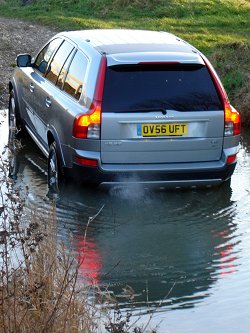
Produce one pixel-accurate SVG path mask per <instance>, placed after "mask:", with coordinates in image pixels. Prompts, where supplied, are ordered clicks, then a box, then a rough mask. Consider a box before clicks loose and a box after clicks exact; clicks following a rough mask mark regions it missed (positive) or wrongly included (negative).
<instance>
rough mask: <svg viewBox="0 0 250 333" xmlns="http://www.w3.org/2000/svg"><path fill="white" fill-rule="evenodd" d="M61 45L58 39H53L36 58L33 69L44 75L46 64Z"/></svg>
mask: <svg viewBox="0 0 250 333" xmlns="http://www.w3.org/2000/svg"><path fill="white" fill-rule="evenodd" d="M61 43H62V40H61V39H60V38H56V39H53V40H52V41H51V42H50V43H49V44H47V45H46V46H45V47H44V48H43V49H42V51H41V52H40V53H39V54H38V56H37V57H36V61H35V63H34V67H35V68H36V69H38V70H39V72H41V73H42V74H45V73H46V69H47V66H48V62H49V60H50V58H51V56H52V55H53V53H54V52H55V50H56V49H57V48H58V47H59V45H60V44H61Z"/></svg>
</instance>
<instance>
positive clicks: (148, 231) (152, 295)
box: [0, 113, 250, 333]
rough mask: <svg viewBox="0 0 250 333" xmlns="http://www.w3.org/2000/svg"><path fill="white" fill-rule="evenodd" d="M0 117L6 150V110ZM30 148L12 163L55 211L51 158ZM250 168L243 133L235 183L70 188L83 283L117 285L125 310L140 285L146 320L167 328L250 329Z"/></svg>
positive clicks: (36, 206) (179, 331) (68, 223)
mask: <svg viewBox="0 0 250 333" xmlns="http://www.w3.org/2000/svg"><path fill="white" fill-rule="evenodd" d="M0 120H1V121H0V122H2V124H1V125H0V131H1V140H0V141H1V146H0V149H1V150H3V149H4V145H5V143H7V136H8V127H7V123H6V117H4V116H3V113H2V118H1V119H0ZM22 144H23V148H22V149H21V150H20V151H19V152H18V154H16V155H15V156H14V158H13V159H12V165H13V168H14V169H13V170H14V174H15V175H16V180H15V181H16V183H17V184H21V185H25V186H26V185H27V186H28V188H29V194H28V197H27V200H26V209H27V210H30V211H33V212H34V211H37V212H39V213H43V212H46V211H47V210H48V209H49V208H50V207H51V205H52V199H51V196H49V195H48V188H47V180H46V160H45V159H44V157H43V156H42V155H41V154H40V152H39V150H38V149H37V148H36V146H35V145H34V144H33V142H32V141H31V140H29V139H26V140H23V141H22ZM249 162H250V136H249V134H248V133H243V136H242V142H241V148H240V152H239V155H238V164H237V167H236V171H235V173H234V175H233V177H232V180H231V185H230V184H229V185H225V186H221V187H219V188H213V189H207V190H185V191H181V190H179V191H174V190H172V191H160V190H158V191H157V190H154V191H152V190H148V189H144V188H143V187H140V186H135V187H134V188H128V189H119V188H113V189H111V190H110V191H106V192H104V191H100V190H94V189H89V188H85V187H84V186H82V187H79V186H78V187H77V186H75V185H74V186H67V187H65V188H63V190H62V192H61V193H60V195H59V197H58V198H56V201H55V203H56V216H57V218H58V224H57V233H58V237H59V238H60V239H62V240H63V241H64V242H65V243H66V244H69V243H70V242H73V246H74V247H75V249H76V250H77V252H78V255H80V256H81V257H82V259H83V260H82V265H81V271H80V278H81V279H82V280H83V281H85V282H87V283H90V284H93V285H95V284H100V285H101V286H102V287H103V288H108V289H109V290H110V291H111V292H113V293H114V294H115V295H116V297H117V299H118V301H119V302H120V304H121V307H124V308H128V307H130V305H131V304H130V301H129V300H128V298H126V297H125V294H126V292H125V291H124V290H126V289H127V290H129V291H131V289H130V288H133V290H134V297H133V306H134V308H133V313H134V314H135V315H136V314H139V316H140V318H141V321H142V322H145V321H146V320H147V318H149V316H150V314H149V313H151V312H152V311H153V313H154V315H153V318H152V319H151V325H152V326H154V325H158V324H159V329H158V331H159V332H173V333H187V332H192V333H194V332H197V333H210V332H213V331H214V332H226V333H230V332H232V333H236V332H237V333H248V332H249V328H248V327H249V325H250V316H249V308H250V287H249V281H250V204H249V202H250V200H249V191H250V163H249ZM101 207H103V208H102V210H101V211H100V213H99V215H98V216H97V217H96V218H95V219H94V220H93V221H91V222H90V223H88V221H90V220H89V217H91V216H94V215H95V214H96V213H97V212H98V211H99V210H100V209H101ZM86 228H87V229H86ZM126 286H129V287H126Z"/></svg>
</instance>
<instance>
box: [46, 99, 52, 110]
mask: <svg viewBox="0 0 250 333" xmlns="http://www.w3.org/2000/svg"><path fill="white" fill-rule="evenodd" d="M46 106H47V108H49V107H50V106H51V99H50V98H49V97H47V98H46Z"/></svg>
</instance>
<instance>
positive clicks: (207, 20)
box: [0, 0, 250, 124]
mask: <svg viewBox="0 0 250 333" xmlns="http://www.w3.org/2000/svg"><path fill="white" fill-rule="evenodd" d="M21 2H22V1H21V0H1V1H0V14H1V15H2V16H9V17H18V18H21V19H24V20H26V19H27V20H31V21H32V20H34V21H36V22H39V23H42V24H47V25H50V26H53V27H56V28H58V29H60V30H73V29H89V28H138V29H152V30H165V31H169V32H172V33H174V34H177V35H179V36H180V37H182V38H184V39H186V40H187V41H189V42H190V43H192V44H193V45H195V46H196V47H198V48H199V49H201V50H202V51H203V52H205V53H206V55H208V56H209V57H210V59H211V60H212V62H213V64H214V65H215V67H216V68H217V69H218V71H219V74H220V75H221V77H222V80H223V83H224V85H225V87H226V90H227V91H228V93H229V97H230V98H231V101H232V103H233V104H234V105H235V106H236V107H237V108H238V109H239V110H240V111H241V113H242V115H243V120H244V121H245V123H249V124H250V112H249V107H248V105H249V104H250V97H249V90H250V83H249V81H250V80H249V77H250V73H249V66H248V64H249V53H250V52H249V36H250V3H249V1H248V0H238V1H236V0H200V1H196V0H102V1H100V0H33V1H28V2H31V3H30V4H26V5H22V4H21ZM24 2H25V1H24Z"/></svg>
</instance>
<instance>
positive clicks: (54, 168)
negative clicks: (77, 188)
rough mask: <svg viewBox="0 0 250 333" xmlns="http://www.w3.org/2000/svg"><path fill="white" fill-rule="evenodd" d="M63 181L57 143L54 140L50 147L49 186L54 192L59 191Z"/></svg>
mask: <svg viewBox="0 0 250 333" xmlns="http://www.w3.org/2000/svg"><path fill="white" fill-rule="evenodd" d="M61 183H62V173H61V169H60V164H59V160H58V153H57V147H56V143H55V142H53V143H52V144H51V145H50V148H49V158H48V187H49V190H50V191H51V192H52V193H57V192H59V188H60V185H61Z"/></svg>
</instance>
